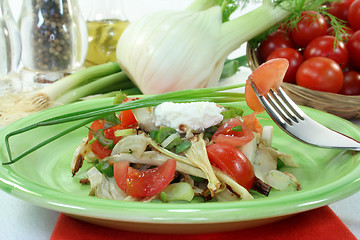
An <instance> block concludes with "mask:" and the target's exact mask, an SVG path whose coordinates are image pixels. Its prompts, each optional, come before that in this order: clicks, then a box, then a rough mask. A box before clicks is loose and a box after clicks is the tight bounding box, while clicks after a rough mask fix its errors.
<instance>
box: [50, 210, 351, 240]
mask: <svg viewBox="0 0 360 240" xmlns="http://www.w3.org/2000/svg"><path fill="white" fill-rule="evenodd" d="M71 239H77V240H82V239H86V240H102V239H104V240H105V239H106V240H113V239H117V240H127V239H135V240H136V239H139V240H140V239H141V240H152V239H154V240H163V239H171V240H189V239H195V240H197V239H199V240H200V239H201V240H202V239H206V240H214V239H251V240H257V239H261V240H268V239H271V240H273V239H276V240H282V239H286V240H289V239H291V240H297V239H299V240H300V239H301V240H310V239H311V240H314V239H316V240H322V239H324V240H325V239H326V240H332V239H334V240H356V237H355V236H354V235H353V234H352V233H351V232H350V230H349V229H348V228H347V227H346V226H345V224H344V223H343V222H342V221H341V220H340V219H339V218H338V217H337V216H336V215H335V213H334V212H333V211H332V210H331V209H330V208H329V207H327V206H325V207H321V208H318V209H315V210H311V211H308V212H304V213H300V214H297V215H294V216H292V217H290V218H287V219H285V220H282V221H279V222H275V223H271V224H268V225H264V226H260V227H254V228H249V229H243V230H236V231H231V232H223V233H209V234H192V235H180V234H179V235H168V234H153V233H136V232H128V231H123V230H117V229H111V228H106V227H101V226H97V225H94V224H90V223H86V222H82V221H79V220H76V219H74V218H71V217H68V216H66V215H64V214H60V216H59V219H58V221H57V223H56V225H55V228H54V231H53V233H52V236H51V239H50V240H71Z"/></svg>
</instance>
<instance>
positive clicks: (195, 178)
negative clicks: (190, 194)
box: [190, 175, 205, 183]
mask: <svg viewBox="0 0 360 240" xmlns="http://www.w3.org/2000/svg"><path fill="white" fill-rule="evenodd" d="M190 177H191V178H192V179H193V180H194V182H197V183H199V182H203V181H204V180H205V179H204V178H201V177H197V176H193V175H190Z"/></svg>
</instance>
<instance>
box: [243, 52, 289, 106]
mask: <svg viewBox="0 0 360 240" xmlns="http://www.w3.org/2000/svg"><path fill="white" fill-rule="evenodd" d="M288 67H289V61H288V60H287V59H285V58H275V59H271V60H269V61H266V62H265V63H263V64H261V65H260V66H259V67H258V68H257V69H256V70H255V71H254V72H253V73H252V74H251V75H250V76H249V78H248V80H247V81H246V86H245V100H246V103H247V105H248V106H249V107H250V108H251V109H252V110H253V111H254V112H256V113H261V112H263V111H264V108H263V107H262V105H261V103H260V102H259V100H258V99H257V97H256V95H255V92H254V90H253V88H252V87H251V84H250V83H251V82H253V83H254V84H255V85H256V86H257V88H258V89H259V94H260V95H265V94H266V93H268V92H269V90H270V89H271V88H275V89H277V88H279V87H280V85H281V83H282V81H283V79H284V76H285V74H286V71H287V69H288Z"/></svg>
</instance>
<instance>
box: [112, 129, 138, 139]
mask: <svg viewBox="0 0 360 240" xmlns="http://www.w3.org/2000/svg"><path fill="white" fill-rule="evenodd" d="M133 133H134V129H132V128H128V129H120V130H116V131H115V132H114V135H115V137H125V136H129V135H132V134H133Z"/></svg>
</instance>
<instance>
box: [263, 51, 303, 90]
mask: <svg viewBox="0 0 360 240" xmlns="http://www.w3.org/2000/svg"><path fill="white" fill-rule="evenodd" d="M274 58H286V59H287V60H288V61H289V68H288V69H287V71H286V74H285V76H284V82H288V83H295V82H296V72H297V70H298V68H299V67H300V65H301V64H302V63H303V62H304V58H303V56H302V55H301V53H300V52H298V51H297V50H295V49H293V48H279V49H276V50H275V51H273V52H272V53H271V54H270V55H269V57H268V58H267V61H268V60H270V59H274Z"/></svg>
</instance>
